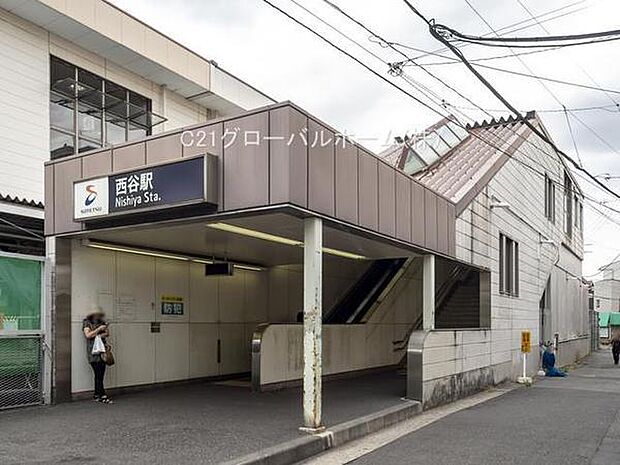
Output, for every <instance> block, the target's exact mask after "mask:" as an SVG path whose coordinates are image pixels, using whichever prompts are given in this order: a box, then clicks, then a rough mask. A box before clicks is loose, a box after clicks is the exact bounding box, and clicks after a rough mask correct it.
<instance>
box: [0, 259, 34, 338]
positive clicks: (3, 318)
mask: <svg viewBox="0 0 620 465" xmlns="http://www.w3.org/2000/svg"><path fill="white" fill-rule="evenodd" d="M1 328H4V329H7V328H11V329H17V330H36V329H41V263H40V262H37V261H34V260H21V259H17V258H6V257H0V329H1Z"/></svg>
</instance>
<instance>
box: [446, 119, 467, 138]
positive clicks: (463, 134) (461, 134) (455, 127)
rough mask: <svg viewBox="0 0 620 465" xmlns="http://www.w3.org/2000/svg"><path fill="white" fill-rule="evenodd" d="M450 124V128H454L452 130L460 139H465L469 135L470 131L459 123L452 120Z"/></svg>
mask: <svg viewBox="0 0 620 465" xmlns="http://www.w3.org/2000/svg"><path fill="white" fill-rule="evenodd" d="M448 126H449V127H450V129H452V131H453V132H454V133H455V134H456V136H457V137H458V138H459V139H460V140H463V139H465V138H466V137H467V136H468V135H469V133H468V132H467V131H466V130H465V129H463V128H462V127H461V126H459V125H458V124H456V123H453V122H452V121H451V122H449V123H448Z"/></svg>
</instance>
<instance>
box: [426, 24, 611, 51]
mask: <svg viewBox="0 0 620 465" xmlns="http://www.w3.org/2000/svg"><path fill="white" fill-rule="evenodd" d="M434 27H435V30H436V31H437V33H438V34H441V35H442V36H444V38H446V39H447V38H449V37H450V36H451V37H455V38H457V39H459V40H466V41H468V42H476V43H480V45H486V44H487V43H496V42H498V43H503V44H513V43H519V44H527V43H529V42H536V43H541V42H543V43H547V42H560V43H561V44H562V45H561V46H564V45H574V44H573V43H572V42H571V41H580V42H583V41H586V40H588V41H589V40H595V39H609V40H612V39H613V40H617V39H620V29H612V30H610V31H598V32H589V33H585V34H570V35H559V36H553V35H548V36H530V37H501V36H500V37H485V36H472V35H469V34H463V33H462V32H459V31H457V30H455V29H453V28H451V27H449V26H446V25H444V24H435V25H434ZM564 42H571V43H569V44H564ZM554 45H556V44H554ZM546 46H547V47H548V46H549V45H548V44H547V45H546Z"/></svg>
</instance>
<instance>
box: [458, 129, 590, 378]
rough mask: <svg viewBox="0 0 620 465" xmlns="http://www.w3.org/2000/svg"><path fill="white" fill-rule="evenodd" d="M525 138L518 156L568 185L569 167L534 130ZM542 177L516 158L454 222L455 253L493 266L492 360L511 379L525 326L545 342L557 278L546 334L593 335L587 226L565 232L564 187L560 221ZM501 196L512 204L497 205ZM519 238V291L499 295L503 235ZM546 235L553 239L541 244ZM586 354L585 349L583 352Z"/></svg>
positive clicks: (559, 204)
mask: <svg viewBox="0 0 620 465" xmlns="http://www.w3.org/2000/svg"><path fill="white" fill-rule="evenodd" d="M528 140H529V141H530V142H531V144H533V145H534V146H536V147H537V148H534V147H533V146H532V145H530V144H528V143H523V144H522V145H521V147H520V148H519V151H518V152H516V153H515V154H514V157H515V158H517V159H519V160H521V162H523V163H527V164H528V165H534V166H535V167H536V169H537V170H538V171H543V172H546V173H547V174H548V175H549V176H551V177H552V178H553V179H554V180H555V181H556V182H558V183H562V182H563V176H564V165H563V164H562V163H561V162H560V160H559V159H558V156H557V155H556V154H555V153H554V152H553V151H552V150H551V149H550V148H549V147H546V146H545V144H544V143H543V142H542V141H541V140H539V139H538V137H537V136H535V135H530V136H529V137H528ZM544 186H545V184H544V177H543V175H541V174H537V173H534V172H533V171H532V170H530V169H528V168H526V167H524V166H523V165H522V163H519V162H517V161H516V160H514V159H511V160H509V161H508V162H507V163H506V165H505V166H504V167H503V168H502V169H501V170H500V171H499V172H498V173H497V174H496V175H495V177H494V178H493V179H492V180H491V182H490V183H489V184H488V185H487V187H486V188H485V189H484V190H483V191H482V192H481V193H480V194H479V195H478V196H477V197H476V198H475V199H474V201H473V202H472V203H471V204H470V205H469V207H468V208H467V209H466V210H465V211H463V213H462V214H461V215H460V216H459V217H458V218H457V221H456V256H457V258H460V259H462V260H466V261H469V262H471V263H473V264H475V265H479V266H483V267H488V268H490V270H491V309H492V310H491V333H490V338H491V358H490V365H491V366H499V365H503V364H508V365H509V366H510V367H511V369H510V370H509V371H506V376H507V377H513V378H514V377H516V376H518V373H519V370H520V366H521V362H520V352H519V340H520V333H521V331H522V330H530V331H532V342H533V345H536V343H537V342H538V341H539V338H540V335H539V330H540V328H539V326H540V312H539V302H540V299H541V296H542V294H543V291H544V288H545V286H546V284H547V280H548V278H549V277H551V293H550V305H551V308H550V309H549V311H548V314H549V318H547V322H548V324H547V326H548V327H547V328H546V330H545V334H547V335H553V334H554V333H559V338H560V341H564V340H572V339H575V338H578V337H583V336H586V335H587V334H588V333H589V327H588V323H587V322H588V310H587V299H586V287H585V286H584V285H583V284H582V283H581V281H580V280H578V279H576V278H575V276H581V262H582V258H583V256H582V254H583V238H582V232H581V231H580V230H579V229H576V230H575V231H574V233H573V237H572V238H568V237H567V236H566V235H565V233H564V231H563V215H564V204H563V195H562V192H563V191H562V189H561V188H560V187H559V186H558V188H557V189H556V197H555V203H556V219H555V223H553V222H551V221H549V220H548V219H547V218H545V216H544V192H545V189H544ZM493 199H496V200H497V201H500V202H506V203H508V204H510V208H509V209H506V208H495V209H491V208H490V204H491V202H492V201H493ZM500 232H501V233H504V234H506V235H508V236H509V237H511V238H512V239H514V240H516V241H517V242H518V243H519V268H520V269H519V276H520V280H519V287H520V293H519V296H518V297H512V296H506V295H502V294H500V293H499V234H500ZM543 236H544V237H545V238H547V239H551V240H553V241H554V243H555V245H552V244H541V243H540V242H541V238H542V237H543ZM579 353H580V354H582V355H585V354H586V353H587V352H585V351H580V352H579Z"/></svg>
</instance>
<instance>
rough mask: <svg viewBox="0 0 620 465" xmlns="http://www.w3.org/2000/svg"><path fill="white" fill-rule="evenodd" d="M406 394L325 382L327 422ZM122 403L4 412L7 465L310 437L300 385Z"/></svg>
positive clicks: (166, 391)
mask: <svg viewBox="0 0 620 465" xmlns="http://www.w3.org/2000/svg"><path fill="white" fill-rule="evenodd" d="M404 394H405V377H404V376H403V375H399V374H397V373H396V372H383V373H376V374H371V375H365V376H361V377H357V378H350V379H341V380H334V381H329V382H326V383H324V405H323V412H324V415H323V417H324V421H325V424H326V425H327V426H329V427H334V426H335V425H337V424H342V423H343V422H349V421H351V420H354V419H356V418H359V417H362V416H364V415H369V414H373V413H376V412H379V411H384V410H385V409H396V410H399V406H403V405H405V404H408V403H407V402H404V401H402V400H401V397H402V396H403V395H404ZM115 401H116V402H115V403H114V404H113V405H109V406H107V405H102V404H97V403H94V402H92V401H80V402H73V403H68V404H61V405H56V406H50V407H38V408H28V409H18V410H11V411H4V412H0V463H2V465H9V464H11V465H12V464H33V463H36V464H43V463H44V464H46V465H47V464H56V463H68V462H72V463H80V464H82V463H97V464H123V465H133V464H149V465H152V464H156V463H169V464H175V465H177V464H196V463H205V464H212V463H221V462H224V461H227V460H231V459H237V458H240V457H242V456H245V455H247V454H250V453H254V452H257V451H259V450H262V449H265V448H269V447H274V446H278V445H281V444H283V443H285V442H288V441H291V440H295V439H299V440H300V441H303V440H304V439H305V438H310V437H309V436H308V435H306V434H303V433H300V432H299V429H298V428H299V426H301V424H302V407H301V391H300V389H286V390H282V391H276V392H267V393H252V392H250V389H249V386H243V385H242V384H240V383H239V382H228V383H226V382H223V383H210V384H206V383H201V384H191V385H184V386H176V387H168V388H161V389H157V390H151V391H145V392H140V393H132V394H126V395H121V396H118V397H117V398H116V399H115ZM399 414H400V413H399ZM317 452H318V450H317Z"/></svg>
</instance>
